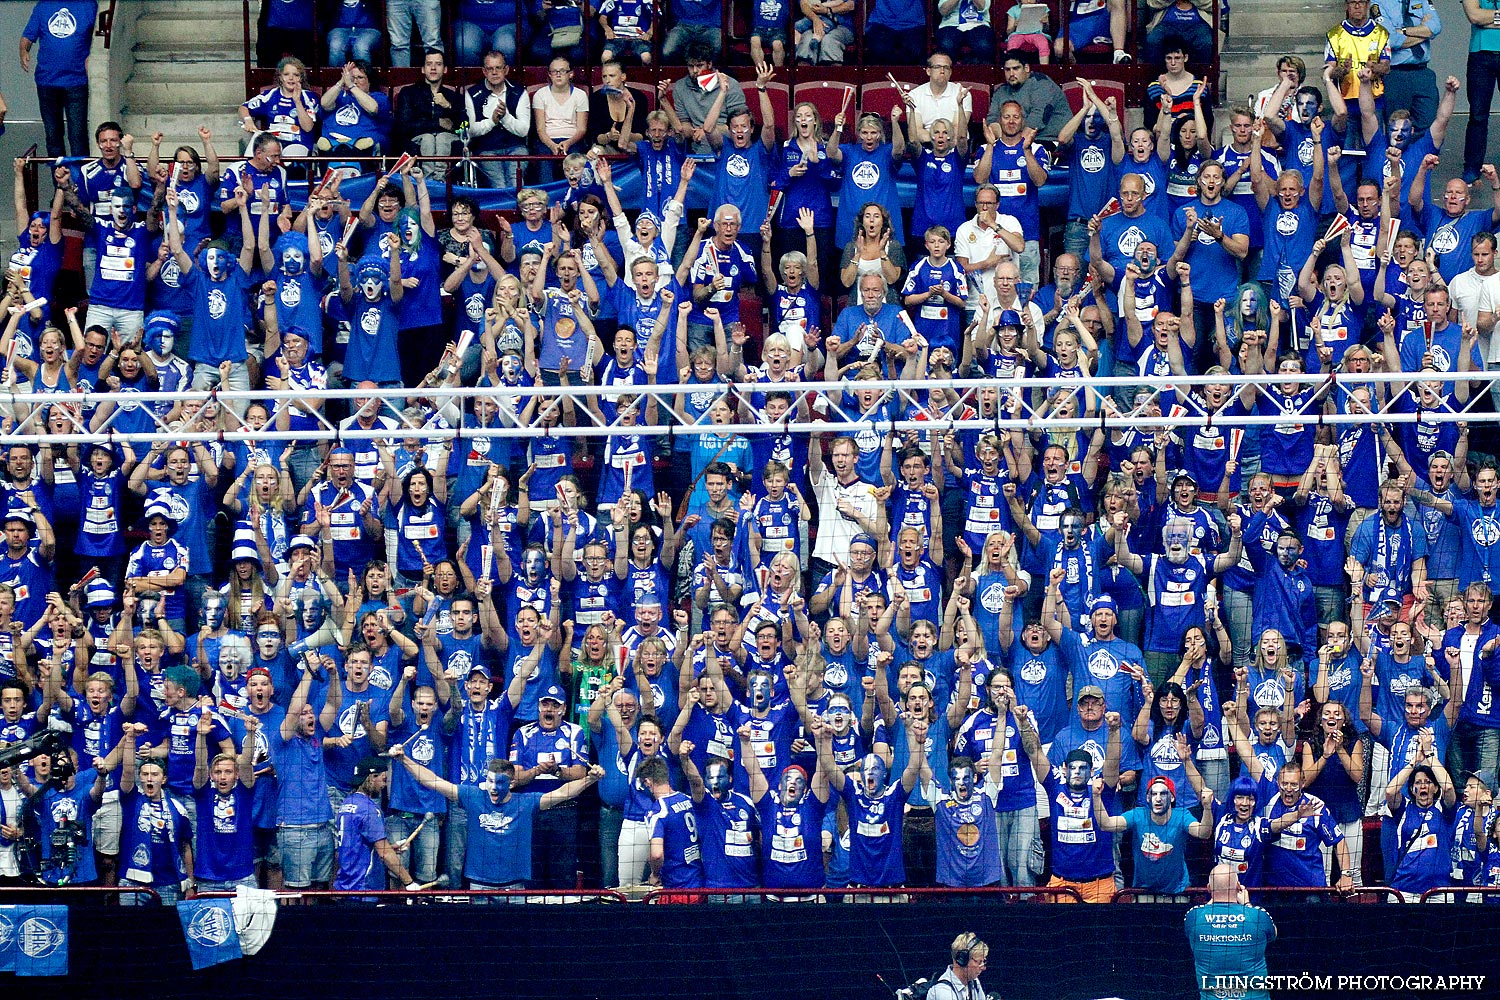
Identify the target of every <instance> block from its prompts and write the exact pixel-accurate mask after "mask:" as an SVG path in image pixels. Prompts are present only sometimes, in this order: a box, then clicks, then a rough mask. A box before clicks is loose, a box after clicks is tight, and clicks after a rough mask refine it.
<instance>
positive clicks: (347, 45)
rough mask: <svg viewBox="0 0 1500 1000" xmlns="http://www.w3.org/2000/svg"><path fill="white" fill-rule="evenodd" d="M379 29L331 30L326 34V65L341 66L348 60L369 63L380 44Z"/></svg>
mask: <svg viewBox="0 0 1500 1000" xmlns="http://www.w3.org/2000/svg"><path fill="white" fill-rule="evenodd" d="M380 38H381V35H380V29H379V28H332V29H330V30H329V32H328V65H330V66H342V65H344V63H346V62H348V61H349V60H350V59H363V60H364V61H365V62H369V61H370V60H371V59H372V58H373V57H374V54H375V47H376V46H377V45H379V44H380Z"/></svg>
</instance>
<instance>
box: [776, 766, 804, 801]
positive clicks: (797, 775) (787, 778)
mask: <svg viewBox="0 0 1500 1000" xmlns="http://www.w3.org/2000/svg"><path fill="white" fill-rule="evenodd" d="M806 794H807V779H806V778H804V777H803V776H802V772H801V770H799V769H797V768H791V767H789V768H787V769H786V770H785V771H782V772H781V801H782V804H783V805H787V806H798V805H801V804H802V798H803V796H805V795H806Z"/></svg>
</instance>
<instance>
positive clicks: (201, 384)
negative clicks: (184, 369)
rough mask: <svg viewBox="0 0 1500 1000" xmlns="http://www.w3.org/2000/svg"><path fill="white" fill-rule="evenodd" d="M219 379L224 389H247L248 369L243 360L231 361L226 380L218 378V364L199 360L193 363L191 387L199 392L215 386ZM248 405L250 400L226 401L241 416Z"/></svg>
mask: <svg viewBox="0 0 1500 1000" xmlns="http://www.w3.org/2000/svg"><path fill="white" fill-rule="evenodd" d="M221 381H222V382H223V383H224V388H226V389H231V390H241V391H244V390H248V389H249V388H250V371H249V369H248V368H246V367H245V362H243V361H235V362H232V363H231V364H230V368H229V378H228V379H227V380H226V379H221V378H220V376H219V366H218V365H209V364H204V363H203V362H201V361H200V362H198V363H197V364H195V365H193V388H194V389H195V390H198V391H200V392H201V391H203V390H205V389H214V388H217V387H218V386H219V384H220V382H221ZM249 405H250V401H249V400H246V399H236V400H231V401H229V402H228V406H229V408H230V409H231V410H233V411H234V412H235V413H236V414H237V415H238V416H241V417H243V416H244V415H245V408H246V407H248V406H249Z"/></svg>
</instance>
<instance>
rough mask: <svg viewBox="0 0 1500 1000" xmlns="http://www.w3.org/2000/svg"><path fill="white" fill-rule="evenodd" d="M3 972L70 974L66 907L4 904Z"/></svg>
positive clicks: (0, 909)
mask: <svg viewBox="0 0 1500 1000" xmlns="http://www.w3.org/2000/svg"><path fill="white" fill-rule="evenodd" d="M0 972H14V973H15V974H16V975H18V976H66V975H67V974H68V908H67V907H66V906H0Z"/></svg>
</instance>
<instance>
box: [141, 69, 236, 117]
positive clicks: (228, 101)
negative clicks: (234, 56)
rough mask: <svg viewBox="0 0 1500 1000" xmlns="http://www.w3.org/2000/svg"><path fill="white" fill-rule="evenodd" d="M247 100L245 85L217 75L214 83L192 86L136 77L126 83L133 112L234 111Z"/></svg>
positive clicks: (200, 82) (204, 81)
mask: <svg viewBox="0 0 1500 1000" xmlns="http://www.w3.org/2000/svg"><path fill="white" fill-rule="evenodd" d="M244 99H245V83H244V80H243V78H242V77H241V76H240V75H239V74H238V73H236V74H235V75H234V76H224V75H218V74H216V75H215V76H214V77H213V78H211V79H206V78H199V79H197V80H194V81H192V82H183V81H181V80H156V79H151V78H149V77H148V78H146V79H142V78H141V77H140V76H139V75H136V76H132V77H131V78H130V79H129V80H128V81H126V83H125V106H126V107H131V108H172V109H174V110H175V109H179V108H182V107H183V105H189V106H192V107H201V106H210V107H211V106H215V105H222V106H227V107H231V108H232V107H234V106H236V105H238V104H240V103H241V102H242V101H244Z"/></svg>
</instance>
